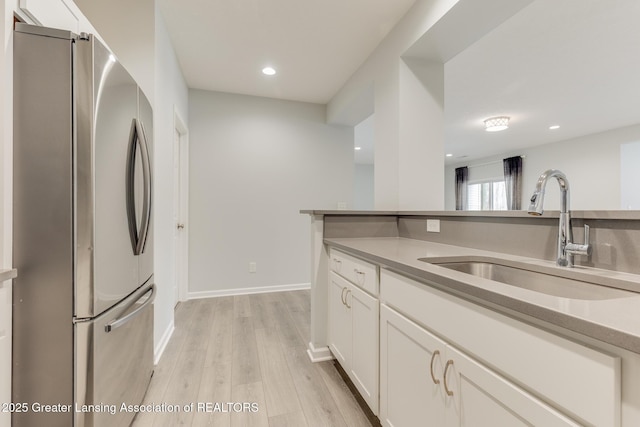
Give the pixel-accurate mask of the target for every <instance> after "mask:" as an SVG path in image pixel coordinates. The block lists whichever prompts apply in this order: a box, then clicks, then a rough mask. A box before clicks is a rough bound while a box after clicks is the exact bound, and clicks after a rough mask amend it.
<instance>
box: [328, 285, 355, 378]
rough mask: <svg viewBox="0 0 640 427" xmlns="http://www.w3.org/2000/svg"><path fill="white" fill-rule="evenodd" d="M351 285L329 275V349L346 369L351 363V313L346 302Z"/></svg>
mask: <svg viewBox="0 0 640 427" xmlns="http://www.w3.org/2000/svg"><path fill="white" fill-rule="evenodd" d="M348 290H349V284H348V283H346V281H345V280H344V279H342V278H340V277H338V276H336V275H335V273H333V272H332V273H329V348H330V349H331V352H332V353H333V355H334V357H335V358H336V359H337V360H338V362H339V363H340V365H342V367H343V368H345V369H346V366H347V362H348V361H351V336H352V332H351V311H350V310H349V306H347V303H346V302H345V293H347V291H348Z"/></svg>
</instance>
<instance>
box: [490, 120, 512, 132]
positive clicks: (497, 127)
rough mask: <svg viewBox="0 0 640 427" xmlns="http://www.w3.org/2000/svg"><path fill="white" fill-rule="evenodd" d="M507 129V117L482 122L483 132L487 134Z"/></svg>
mask: <svg viewBox="0 0 640 427" xmlns="http://www.w3.org/2000/svg"><path fill="white" fill-rule="evenodd" d="M508 128H509V117H507V116H499V117H489V118H488V119H486V120H485V121H484V130H486V131H487V132H498V131H501V130H505V129H508Z"/></svg>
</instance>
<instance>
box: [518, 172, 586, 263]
mask: <svg viewBox="0 0 640 427" xmlns="http://www.w3.org/2000/svg"><path fill="white" fill-rule="evenodd" d="M549 178H555V179H557V180H558V184H559V185H560V224H559V226H558V252H557V254H558V255H557V258H556V265H559V266H561V267H573V256H574V255H587V256H589V255H591V245H590V244H589V226H588V225H586V224H585V226H584V243H583V244H582V245H580V244H577V243H573V241H572V240H573V233H572V231H571V214H570V213H569V180H568V179H567V176H566V175H565V174H564V173H562V172H560V171H559V170H557V169H549V170H547V171H544V172H543V173H542V175H540V177H539V178H538V182H537V183H536V189H535V191H534V192H533V196H531V204H530V205H529V215H538V216H539V215H542V212H543V209H542V204H543V203H544V191H545V188H546V186H547V181H548V180H549Z"/></svg>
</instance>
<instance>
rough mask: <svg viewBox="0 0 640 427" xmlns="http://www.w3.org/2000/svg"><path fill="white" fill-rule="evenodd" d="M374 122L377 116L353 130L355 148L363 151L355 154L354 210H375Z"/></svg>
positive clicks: (362, 122)
mask: <svg viewBox="0 0 640 427" xmlns="http://www.w3.org/2000/svg"><path fill="white" fill-rule="evenodd" d="M374 121H375V114H372V115H371V116H369V117H368V118H366V119H365V120H363V121H361V122H360V123H358V124H357V125H356V126H354V128H353V146H354V147H361V148H362V150H361V151H358V152H357V153H356V152H354V157H355V165H354V175H353V209H356V210H371V209H373V208H374V206H375V203H374V191H373V189H374V186H375V182H374V167H373V160H374V159H373V150H374V147H375V145H374V136H373V134H374V131H373V127H374Z"/></svg>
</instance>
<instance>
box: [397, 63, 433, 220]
mask: <svg viewBox="0 0 640 427" xmlns="http://www.w3.org/2000/svg"><path fill="white" fill-rule="evenodd" d="M399 115H400V129H399V138H398V146H399V159H398V160H399V162H398V176H399V182H398V184H399V185H398V206H399V207H400V208H401V209H403V210H411V209H415V210H442V209H443V208H444V185H443V178H442V177H443V173H444V163H443V160H442V159H444V64H442V63H438V62H427V61H423V60H411V59H406V60H403V61H401V63H400V111H399Z"/></svg>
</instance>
